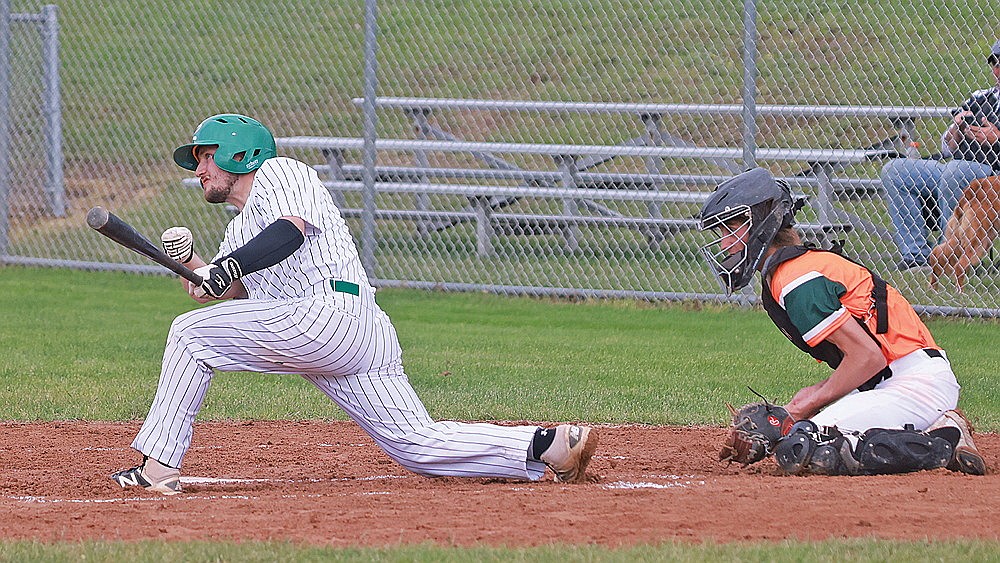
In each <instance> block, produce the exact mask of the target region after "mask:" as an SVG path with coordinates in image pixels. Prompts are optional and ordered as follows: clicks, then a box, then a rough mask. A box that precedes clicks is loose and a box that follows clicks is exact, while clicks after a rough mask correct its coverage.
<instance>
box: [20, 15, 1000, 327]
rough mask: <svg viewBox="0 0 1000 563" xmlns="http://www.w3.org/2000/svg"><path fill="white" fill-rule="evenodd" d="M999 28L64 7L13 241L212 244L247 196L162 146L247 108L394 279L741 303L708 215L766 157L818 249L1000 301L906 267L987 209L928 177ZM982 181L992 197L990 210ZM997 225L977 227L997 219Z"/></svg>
mask: <svg viewBox="0 0 1000 563" xmlns="http://www.w3.org/2000/svg"><path fill="white" fill-rule="evenodd" d="M4 1H7V0H4ZM10 9H11V11H12V12H13V13H15V14H17V13H43V12H44V11H45V10H46V7H45V5H44V4H43V3H42V2H37V3H36V2H30V1H17V0H14V1H13V2H12V3H11V8H10ZM237 16H238V17H237ZM996 16H997V12H996V6H995V2H993V1H991V0H990V1H988V0H975V1H969V2H963V3H961V4H960V5H955V3H952V2H943V1H942V2H928V1H920V2H916V1H913V2H908V1H903V2H888V1H871V2H863V1H858V0H851V1H845V2H815V1H811V2H799V1H782V2H777V1H773V0H756V1H755V0H746V1H745V2H743V3H738V2H731V1H726V2H720V1H715V0H709V1H707V2H706V1H702V2H694V1H687V0H679V1H674V2H631V1H625V0H617V1H605V0H590V1H561V0H548V1H526V0H518V1H514V0H463V1H457V0H456V1H447V0H440V1H430V0H428V1H388V0H382V1H380V2H377V4H376V3H375V2H374V0H368V2H364V1H362V0H355V1H351V2H347V1H332V2H331V1H328V0H325V1H319V0H315V1H312V0H294V1H293V0H285V1H273V2H250V1H240V0H236V1H231V2H226V3H221V2H219V3H216V2H197V3H196V2H193V1H189V0H174V1H171V2H166V1H162V0H148V1H146V2H133V1H131V0H129V1H116V2H111V1H109V0H90V1H86V0H78V1H74V2H69V3H64V4H61V5H60V6H59V7H58V30H59V33H58V53H59V60H60V66H59V85H60V87H61V102H62V103H61V121H60V122H59V123H61V127H62V131H61V135H60V138H61V140H62V147H61V150H62V158H63V163H62V164H63V165H62V167H61V172H62V175H61V178H59V179H60V181H61V188H60V189H59V190H56V191H53V188H52V187H51V181H47V180H46V179H47V178H51V172H49V171H47V169H46V166H45V161H46V158H45V157H44V156H43V155H45V154H47V153H46V151H47V149H46V148H45V141H44V139H45V136H46V133H45V131H46V127H47V125H46V119H45V103H44V95H43V93H42V90H44V84H45V83H46V82H45V76H44V65H43V64H42V61H43V60H44V56H45V55H44V53H45V52H46V46H45V44H44V42H43V38H42V36H40V35H39V34H38V33H37V32H35V31H32V30H28V29H20V28H19V25H20V24H18V23H17V22H16V21H14V20H12V24H11V27H10V49H9V50H10V55H9V61H10V62H9V63H8V67H7V68H8V69H9V75H10V81H9V82H10V90H9V91H10V96H9V98H10V104H9V106H10V115H11V121H10V123H11V127H10V129H11V135H10V146H11V150H10V155H11V156H10V168H11V174H10V184H9V187H8V188H6V189H5V190H4V191H3V192H2V194H3V196H4V203H5V205H6V206H7V208H8V210H9V213H8V217H9V224H8V225H7V226H6V232H5V233H2V234H3V236H4V237H5V240H6V244H5V248H3V249H2V250H3V252H2V253H0V254H3V255H4V258H3V260H4V261H5V262H7V263H29V264H53V265H69V266H79V267H90V268H119V269H129V270H135V271H163V270H159V269H158V268H153V267H151V266H149V265H148V264H146V263H145V262H143V260H142V259H141V258H140V257H138V256H136V255H134V254H132V253H130V252H128V251H126V250H124V249H121V248H118V247H116V246H115V245H114V244H113V243H110V242H109V241H106V240H103V239H102V238H101V237H99V236H97V235H96V234H95V233H93V232H92V231H90V230H89V229H88V228H87V227H86V223H85V220H84V218H85V215H86V212H87V210H88V209H89V208H90V207H92V206H94V205H102V206H104V207H107V208H108V209H110V210H112V211H114V212H115V213H116V214H118V215H120V216H121V217H123V218H125V219H126V220H128V221H129V222H131V223H132V224H134V225H135V226H136V227H137V228H138V229H140V230H141V231H143V232H145V233H147V234H149V235H150V236H151V238H155V237H156V236H157V235H158V233H159V232H160V231H162V230H163V229H165V228H167V227H169V226H172V225H178V224H183V225H187V226H189V227H190V228H191V229H192V231H194V232H195V236H196V241H197V242H196V245H197V246H198V248H199V250H200V251H201V252H202V254H205V255H209V254H212V253H213V251H214V249H215V248H216V245H217V242H218V241H219V240H220V239H221V236H222V231H223V227H224V225H225V224H226V222H227V221H228V219H229V218H230V216H231V215H230V214H231V211H230V210H227V209H226V208H225V207H224V206H210V205H208V204H206V203H205V202H204V201H203V200H202V199H201V192H200V190H199V189H197V187H196V185H195V186H192V184H191V182H190V178H188V176H189V174H187V173H186V172H185V171H183V170H181V169H179V168H177V167H176V166H175V165H173V163H172V161H171V159H170V153H171V150H172V149H173V147H175V146H176V145H178V144H181V143H183V142H185V141H186V140H187V139H188V138H189V136H190V133H191V131H193V129H194V127H195V126H196V125H197V124H198V123H199V122H200V121H201V119H203V118H204V117H207V116H208V115H211V114H215V113H223V112H239V113H245V114H248V115H252V116H254V117H256V118H258V119H260V120H261V121H263V122H264V123H266V124H267V125H269V127H270V128H271V129H272V130H273V131H274V132H275V134H276V136H278V137H279V140H278V145H279V153H282V154H285V155H288V156H293V157H296V158H299V159H301V160H303V161H306V162H308V163H310V164H313V165H315V166H316V167H317V169H319V170H320V172H321V177H323V178H324V179H325V180H326V181H327V182H328V186H329V187H330V189H331V191H332V193H334V195H335V197H336V198H337V201H338V203H339V204H340V206H341V208H342V209H343V211H344V214H345V216H347V217H348V218H349V223H350V225H351V226H352V228H353V229H354V232H355V235H356V237H357V239H358V241H359V243H360V244H361V246H362V249H363V256H364V258H365V262H366V267H367V268H368V270H369V274H370V276H371V277H372V278H373V279H375V280H377V282H378V284H380V285H383V286H387V285H408V286H415V287H442V288H449V289H463V290H464V289H486V290H491V291H498V292H516V293H534V294H575V295H601V296H625V297H646V298H671V299H674V298H676V299H694V298H697V299H711V300H714V299H724V296H723V295H722V294H721V293H720V288H719V286H718V284H717V283H716V281H715V280H714V279H713V278H712V276H711V275H710V273H709V270H708V268H707V266H706V265H705V264H704V263H703V261H702V259H701V257H700V254H699V252H698V249H699V247H700V246H701V245H702V244H704V243H705V242H706V238H707V237H706V236H705V235H703V234H702V233H699V232H698V231H697V230H696V229H694V228H693V227H694V226H695V221H694V216H695V214H696V213H697V211H698V209H699V207H700V203H701V202H702V201H703V200H704V198H705V197H706V196H707V194H708V193H710V192H711V190H712V189H713V187H714V185H715V184H716V183H717V182H719V181H721V180H722V179H724V178H726V177H728V176H731V175H732V174H734V173H737V172H739V171H741V170H743V169H745V168H746V167H747V166H748V165H751V164H758V165H761V166H765V167H767V168H768V169H770V170H771V171H772V172H773V173H774V174H775V175H777V176H781V177H784V178H786V179H787V180H788V181H789V182H790V183H791V184H792V186H793V190H794V191H795V192H796V193H797V194H800V197H802V198H803V199H804V200H805V201H806V202H807V204H806V206H805V208H804V209H803V210H802V211H801V212H800V214H799V217H798V220H799V222H800V224H801V226H802V228H803V232H804V234H805V235H806V236H807V238H809V239H811V240H813V241H814V242H816V243H818V244H822V245H827V246H829V245H832V244H838V245H839V244H842V245H843V249H844V250H843V251H844V252H845V253H846V254H848V255H850V256H852V257H855V258H857V259H859V260H860V261H861V262H863V263H865V264H867V265H869V266H870V267H871V268H872V269H874V270H876V271H878V272H879V273H880V274H882V275H883V277H885V278H887V279H888V280H889V281H890V282H891V283H893V284H894V285H895V286H897V287H898V288H899V289H900V290H901V291H902V292H903V293H904V294H905V295H907V296H908V297H909V298H910V299H911V301H912V302H913V303H916V304H919V307H918V308H921V309H922V310H924V311H926V312H931V313H945V314H959V315H967V314H971V315H986V316H995V315H996V312H997V311H998V310H1000V304H998V302H997V297H996V296H997V294H998V292H997V287H998V283H1000V271H998V268H997V262H996V261H995V259H994V255H993V252H992V250H990V249H989V246H988V245H984V244H978V246H977V241H972V240H970V238H969V235H968V234H967V233H966V234H961V233H959V234H958V235H957V238H956V237H952V238H953V239H955V240H956V241H958V242H957V243H956V244H957V245H958V246H956V247H955V248H954V249H952V248H951V247H949V248H948V250H949V251H950V252H951V255H955V256H958V255H961V256H968V255H975V256H978V255H979V254H982V257H981V259H977V260H972V262H976V263H975V264H970V265H969V267H968V269H967V279H966V280H964V284H963V287H962V288H961V291H960V288H959V287H958V286H957V285H956V284H955V282H954V281H953V280H951V279H942V280H941V283H940V284H939V286H938V288H937V289H931V288H930V284H929V281H930V280H929V275H930V272H929V269H928V268H927V267H914V268H901V266H908V265H911V264H901V262H903V261H904V260H906V259H910V260H911V262H914V263H915V264H916V265H917V266H920V265H921V264H919V262H920V259H925V258H926V254H927V253H928V252H929V251H930V249H931V248H932V247H934V246H935V245H936V244H937V243H938V242H939V241H940V240H941V239H942V238H944V232H943V231H945V230H947V229H946V228H945V225H946V223H947V221H948V219H949V218H951V216H952V209H951V206H957V207H959V208H961V209H965V208H967V207H968V205H972V204H975V203H976V202H975V201H973V202H972V203H969V202H965V203H960V202H958V201H957V200H958V199H959V198H958V197H954V198H952V199H953V200H955V201H950V200H949V199H948V198H947V197H943V198H939V197H934V196H935V195H941V194H935V193H933V192H934V190H936V189H937V186H936V185H932V184H929V183H927V182H922V181H920V180H919V178H918V177H917V176H916V175H914V172H913V171H912V168H913V166H916V165H915V164H914V163H916V162H919V163H921V164H920V165H921V166H925V165H926V166H936V165H937V164H938V163H940V164H941V165H942V166H943V165H944V164H945V163H947V162H948V161H949V160H948V159H944V160H940V159H941V154H940V153H941V140H940V137H941V135H942V133H943V132H944V130H945V128H946V127H947V126H948V125H949V124H950V123H951V122H952V114H951V110H952V108H956V107H958V106H959V105H961V104H962V103H963V102H964V101H965V100H966V99H967V98H969V96H970V95H971V93H972V92H974V91H976V90H979V89H985V88H993V87H996V86H997V78H996V77H995V76H994V75H993V74H992V73H991V69H990V65H988V64H987V63H986V56H987V54H988V53H989V51H990V46H991V45H992V44H993V42H994V41H995V40H996V38H997V37H998V36H1000V27H998V25H997V22H998V20H997V17H996ZM237 21H239V22H247V23H246V24H239V25H238V24H235V23H233V22H237ZM22 27H23V26H22ZM374 29H377V34H373V33H371V31H372V30H374ZM366 31H367V32H368V34H367V39H368V41H367V42H366ZM996 109H997V108H995V107H994V111H996ZM998 122H1000V120H998ZM366 123H368V124H369V128H367V129H366ZM366 140H367V141H369V143H368V144H367V146H369V151H372V150H373V149H371V148H370V147H371V146H372V145H373V146H374V147H375V148H374V152H368V153H367V155H366V149H365V147H366V143H365V141H366ZM907 155H908V156H910V157H913V158H910V159H908V160H909V161H911V162H910V163H909V164H911V165H913V166H909V167H903V169H904V170H907V172H906V174H907V176H906V177H905V178H904V179H905V180H907V182H908V183H907V182H903V181H896V183H894V184H893V186H894V187H893V190H896V192H894V193H900V190H903V191H904V192H905V193H911V194H912V195H913V198H912V200H913V201H919V202H920V205H919V206H917V207H914V205H913V204H912V202H911V205H909V206H907V205H902V204H900V203H899V202H898V201H896V200H893V199H892V197H896V198H897V199H898V197H899V196H897V195H893V194H890V193H888V192H887V189H886V186H885V185H884V183H883V181H882V180H881V177H880V176H881V174H882V169H883V166H885V165H886V164H887V163H889V162H892V161H893V160H894V159H896V158H897V157H906V156H907ZM366 156H367V157H368V158H367V159H366ZM981 172H983V173H982V174H981V175H988V174H989V173H990V172H989V170H988V167H987V169H986V170H985V171H981ZM186 178H187V180H188V181H186V182H185V179H186ZM366 178H367V179H368V180H369V181H367V182H366V181H365V180H366ZM971 179H972V178H971V177H969V178H967V179H964V184H963V185H961V186H960V187H958V188H949V189H952V192H953V193H955V194H957V193H960V192H961V190H962V188H964V187H965V185H968V181H969V180H971ZM900 186H903V188H901V187H900ZM907 186H909V187H907ZM366 190H367V191H366ZM942 190H944V188H942ZM988 192H989V190H986V191H985V195H984V196H982V197H980V198H979V200H980V201H979V205H980V206H981V207H984V208H986V207H989V206H990V204H991V203H992V204H993V206H992V207H990V209H995V208H997V207H998V205H996V200H997V199H998V196H996V192H995V191H994V192H993V193H992V195H991V194H990V193H988ZM366 194H367V195H370V197H366ZM57 196H58V197H57ZM890 196H892V197H890ZM60 198H61V199H60ZM968 199H972V200H975V199H976V198H968ZM57 200H61V201H62V209H61V211H60V209H59V206H54V205H53V202H54V201H57ZM963 206H964V207H963ZM960 214H961V213H960ZM986 218H987V219H988V221H987V222H988V223H989V225H983V226H982V229H981V230H982V231H984V232H985V233H986V234H985V235H984V236H982V237H980V238H991V237H992V236H994V235H995V234H996V229H995V228H992V225H993V223H994V222H996V221H997V220H998V218H997V217H996V216H995V213H994V212H993V211H990V212H989V213H988V214H987V217H986ZM894 219H895V221H894ZM901 228H903V230H904V231H906V232H908V233H910V235H912V236H910V238H909V239H907V240H904V239H902V238H901V236H900V229H901ZM955 229H958V227H957V226H956V227H954V229H953V230H955ZM963 232H964V231H963ZM914 233H915V234H914ZM908 236H909V235H908ZM914 237H916V238H914ZM920 237H923V241H922V242H920V241H919V240H917V243H915V242H914V241H915V240H916V239H919V238H920ZM962 237H964V238H962ZM0 240H3V239H0ZM980 242H981V241H980ZM988 242H992V241H991V240H989V241H988ZM918 243H919V244H918ZM915 244H916V246H914V245H915ZM972 246H974V247H975V248H973V249H972V250H971V251H970V252H966V253H964V254H963V252H962V250H963V249H965V248H967V247H972ZM914 248H916V250H914ZM914 254H916V255H914ZM962 267H964V266H962ZM752 293H753V291H752V288H751V290H749V291H748V292H747V293H746V294H744V295H740V296H735V297H734V299H736V300H738V301H745V302H749V301H752V297H751V296H752Z"/></svg>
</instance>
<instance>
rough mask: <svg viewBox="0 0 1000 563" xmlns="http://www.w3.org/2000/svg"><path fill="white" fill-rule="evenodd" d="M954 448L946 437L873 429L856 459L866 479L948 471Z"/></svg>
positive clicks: (910, 431) (859, 449) (864, 438)
mask: <svg viewBox="0 0 1000 563" xmlns="http://www.w3.org/2000/svg"><path fill="white" fill-rule="evenodd" d="M954 452H955V446H954V445H953V444H952V443H951V442H950V441H949V440H948V439H947V437H945V436H942V435H939V434H934V435H932V434H928V433H926V432H918V431H915V430H913V427H912V426H909V425H907V427H905V428H904V429H903V430H888V429H885V428H873V429H871V430H868V431H866V432H865V433H864V435H863V436H862V437H861V442H860V443H858V448H857V453H856V457H857V459H858V462H859V463H860V464H861V469H862V471H863V472H864V473H865V474H867V475H885V474H891V473H909V472H911V471H921V470H924V469H937V468H939V467H945V466H946V465H948V462H949V461H951V458H952V455H953V454H954Z"/></svg>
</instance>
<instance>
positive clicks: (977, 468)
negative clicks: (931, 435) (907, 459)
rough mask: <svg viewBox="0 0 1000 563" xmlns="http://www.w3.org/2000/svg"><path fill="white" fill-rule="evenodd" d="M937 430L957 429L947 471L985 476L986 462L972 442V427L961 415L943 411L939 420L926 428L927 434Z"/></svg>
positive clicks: (952, 411)
mask: <svg viewBox="0 0 1000 563" xmlns="http://www.w3.org/2000/svg"><path fill="white" fill-rule="evenodd" d="M939 428H957V429H958V431H959V433H960V436H959V438H958V445H957V446H955V453H954V455H953V456H952V458H951V461H950V462H949V463H948V469H950V470H952V471H961V472H962V473H968V474H969V475H986V462H985V461H983V456H982V455H980V454H979V450H977V449H976V443H975V442H973V441H972V426H971V425H970V424H969V421H968V420H966V419H965V417H964V416H962V413H961V412H959V411H957V410H950V411H945V412H944V413H943V414H942V415H941V418H939V419H937V420H935V421H934V423H933V424H931V425H930V426H929V427H928V428H927V432H931V431H932V430H937V429H939Z"/></svg>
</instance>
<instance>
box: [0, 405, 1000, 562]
mask: <svg viewBox="0 0 1000 563" xmlns="http://www.w3.org/2000/svg"><path fill="white" fill-rule="evenodd" d="M511 424H524V422H511ZM138 427H139V424H138V423H91V422H75V421H74V422H54V423H10V422H5V423H0V432H2V434H3V437H4V439H3V440H2V441H0V458H2V459H3V461H4V466H5V467H4V473H5V479H4V480H3V481H2V483H0V530H3V533H2V537H4V538H5V539H35V540H39V541H81V540H144V539H161V540H168V541H195V540H204V541H218V540H233V541H248V540H278V541H296V542H305V543H311V544H320V545H333V546H384V545H398V544H416V543H425V542H432V543H437V544H442V545H507V546H518V545H521V546H530V545H544V544H551V543H560V544H601V545H607V546H612V547H614V546H625V545H636V544H648V543H659V542H662V541H690V542H703V541H718V542H724V541H779V540H783V539H800V540H819V539H825V538H840V537H880V538H893V539H924V538H928V539H954V538H981V539H996V538H997V537H998V536H1000V523H998V522H1000V521H998V519H997V518H995V514H994V512H993V503H994V499H996V498H1000V479H998V478H997V476H996V474H995V473H991V474H990V475H986V476H985V477H973V476H968V475H962V474H957V473H952V472H949V471H947V470H944V469H941V470H935V471H924V472H920V473H914V474H909V475H892V476H875V477H817V476H810V477H786V476H781V475H779V474H778V472H777V468H776V466H775V465H774V463H773V461H771V460H765V461H763V462H761V463H758V464H756V465H753V466H750V467H746V468H744V467H742V466H739V465H727V464H724V463H720V462H719V461H718V460H717V453H718V446H719V444H721V442H722V440H723V438H724V436H725V433H726V430H725V429H723V428H718V427H662V426H644V425H628V426H612V425H598V431H599V432H600V445H599V447H598V450H597V453H596V454H595V455H594V458H593V460H592V462H591V465H590V467H589V469H588V481H587V482H586V483H582V484H577V485H567V484H562V483H555V482H554V481H552V475H551V473H548V474H546V476H545V478H544V479H543V480H541V481H536V482H522V481H512V480H506V479H461V478H452V477H447V478H434V479H431V478H425V477H421V476H418V475H415V474H412V473H409V472H407V471H406V470H404V469H402V468H401V467H399V466H398V465H396V464H395V463H394V462H393V461H392V460H390V459H389V457H388V456H386V455H385V454H384V453H382V452H381V451H380V450H378V448H376V447H375V445H374V443H373V442H372V441H371V439H369V438H368V437H367V436H366V435H365V434H364V433H363V432H362V431H361V430H360V429H359V428H358V427H357V426H356V425H354V424H353V423H351V422H343V421H336V422H323V421H307V422H300V421H266V422H208V423H199V424H197V425H196V427H195V435H194V447H193V448H192V449H191V451H190V452H189V453H188V456H187V458H186V459H185V462H184V467H183V471H182V474H183V477H182V486H183V489H184V492H183V493H182V494H179V495H175V496H171V497H166V496H163V495H160V494H159V493H153V492H149V491H145V490H142V489H134V488H129V489H121V488H120V487H118V486H117V485H116V484H115V483H114V482H112V481H111V480H110V479H109V478H108V476H109V475H110V474H111V473H112V472H114V471H116V470H118V469H122V468H125V467H129V466H132V465H135V464H136V463H138V461H139V459H140V456H139V454H137V453H136V452H134V451H132V450H131V449H130V448H129V447H128V445H129V443H130V442H131V439H132V437H133V436H134V435H135V433H136V432H137V431H138ZM976 440H977V444H978V445H979V448H980V451H981V452H982V453H983V454H984V455H985V457H986V461H987V464H988V465H989V466H990V467H991V468H994V469H995V468H998V467H1000V459H998V456H997V454H996V452H997V451H998V450H1000V436H998V435H997V434H978V435H977V436H976ZM956 514H961V517H960V518H958V517H955V516H956ZM830 515H836V518H835V519H834V520H835V521H836V522H837V525H836V526H831V524H830V522H831V516H830ZM751 516H752V517H751Z"/></svg>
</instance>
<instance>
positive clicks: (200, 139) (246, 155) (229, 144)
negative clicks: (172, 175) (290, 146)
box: [174, 113, 277, 174]
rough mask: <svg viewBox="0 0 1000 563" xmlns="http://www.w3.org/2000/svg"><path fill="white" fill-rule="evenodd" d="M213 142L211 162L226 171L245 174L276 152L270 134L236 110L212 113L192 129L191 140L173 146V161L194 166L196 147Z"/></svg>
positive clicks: (195, 162)
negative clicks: (213, 153)
mask: <svg viewBox="0 0 1000 563" xmlns="http://www.w3.org/2000/svg"><path fill="white" fill-rule="evenodd" d="M210 145H215V146H217V147H218V148H217V149H216V150H215V157H214V159H215V164H216V165H218V167H219V168H221V169H223V170H225V171H226V172H231V173H233V174H247V173H249V172H253V171H254V170H257V169H258V168H260V166H261V164H264V161H265V160H267V159H269V158H272V157H274V156H275V155H277V149H276V147H275V144H274V135H272V134H271V132H270V131H268V129H267V127H264V125H263V124H262V123H261V122H259V121H257V120H256V119H254V118H252V117H247V116H245V115H239V114H236V113H223V114H219V115H213V116H212V117H209V118H208V119H206V120H205V121H202V122H201V125H199V126H198V128H197V129H196V130H195V132H194V135H193V136H192V138H191V142H190V143H188V144H186V145H181V146H179V147H177V148H176V149H174V162H176V163H177V165H178V166H181V167H182V168H187V169H188V170H195V169H197V168H198V160H197V159H195V157H194V150H195V148H196V147H202V146H210Z"/></svg>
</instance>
